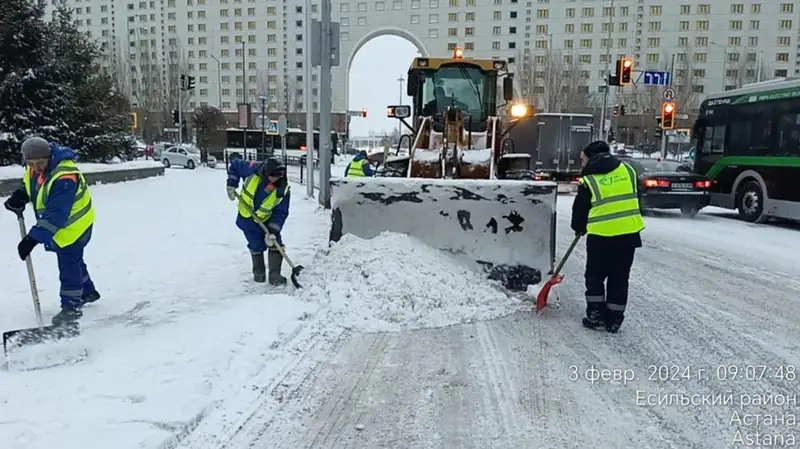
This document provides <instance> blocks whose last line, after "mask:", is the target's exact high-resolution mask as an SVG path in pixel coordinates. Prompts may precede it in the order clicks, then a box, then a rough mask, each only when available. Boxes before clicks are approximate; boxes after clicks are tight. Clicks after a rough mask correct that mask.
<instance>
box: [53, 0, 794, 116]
mask: <svg viewBox="0 0 800 449" xmlns="http://www.w3.org/2000/svg"><path fill="white" fill-rule="evenodd" d="M68 1H69V4H70V5H71V6H73V7H74V8H75V11H76V18H77V20H78V21H79V25H80V26H81V27H83V28H84V29H85V30H86V31H87V32H89V33H91V35H92V37H95V38H97V39H98V40H99V41H100V42H101V45H103V46H104V48H105V49H106V50H107V52H108V63H109V64H114V65H116V66H118V67H121V68H125V70H129V71H130V73H131V81H132V82H131V85H132V87H131V90H132V91H133V92H136V93H138V92H139V91H140V90H141V86H142V85H143V83H146V80H145V81H143V78H146V77H147V75H146V74H147V73H152V72H153V71H152V70H148V68H147V67H149V66H153V67H161V68H163V67H167V66H170V65H172V66H175V65H176V64H180V65H181V66H182V67H183V68H184V69H185V70H186V71H188V72H189V73H191V74H192V75H194V76H195V77H196V80H197V89H196V91H195V93H194V96H193V98H192V99H191V102H192V103H193V104H194V105H199V104H202V103H208V104H212V105H219V106H220V107H222V109H223V110H227V111H233V110H235V108H236V104H237V103H239V102H241V101H244V100H245V97H246V98H247V101H248V102H250V103H253V105H254V108H255V109H257V108H260V104H259V103H260V100H259V97H260V96H262V95H264V96H266V97H268V99H269V100H268V103H269V104H268V107H269V109H270V111H281V110H292V111H295V110H297V111H299V110H303V109H305V108H306V107H307V106H311V107H313V108H315V109H316V108H317V107H318V99H317V87H314V89H313V90H312V92H306V91H305V90H304V80H303V76H304V69H303V64H304V54H303V51H304V45H305V42H304V34H303V29H304V22H303V21H304V16H305V15H304V7H305V2H299V1H297V0H258V1H257V0H141V1H139V0H124V1H122V2H113V1H111V0H68ZM312 1H313V2H315V3H312V5H311V8H312V13H313V14H318V9H319V5H318V0H312ZM332 11H333V19H334V20H336V21H338V22H339V23H340V26H341V42H340V49H341V50H340V51H341V61H342V65H341V67H337V68H334V70H333V97H334V98H333V108H334V110H339V111H342V110H346V109H355V108H360V105H352V107H349V106H350V105H348V104H347V98H348V88H355V87H353V86H348V83H347V72H348V67H349V65H350V63H351V62H352V60H353V57H354V56H355V54H356V53H357V51H358V49H360V48H361V47H362V46H363V45H364V44H366V43H368V42H369V41H370V40H372V39H374V38H375V37H378V36H381V35H387V34H389V35H396V36H401V37H404V38H406V39H407V40H409V41H410V42H411V43H412V44H414V45H415V46H416V47H417V48H418V49H419V51H420V52H421V53H422V54H425V55H430V56H445V55H449V54H451V53H452V51H453V50H454V49H455V48H456V47H460V48H462V49H463V50H464V51H465V54H466V56H467V57H476V58H477V57H492V58H503V59H508V60H509V62H511V63H512V64H513V66H512V67H515V68H516V70H517V71H524V70H529V71H532V72H533V73H534V74H538V70H539V69H538V68H539V67H541V66H543V65H545V63H546V62H547V59H548V58H551V59H552V58H555V57H557V58H559V59H560V60H561V62H560V63H561V64H563V65H564V66H565V67H567V66H569V67H573V68H577V70H579V72H580V80H581V81H580V84H581V88H582V89H585V90H587V91H589V92H596V91H597V89H598V87H599V86H600V85H601V84H602V80H603V74H604V71H605V69H606V67H607V66H610V68H611V70H613V67H614V61H616V60H617V59H618V58H619V57H621V56H625V55H627V56H634V57H635V58H636V61H637V69H650V70H665V69H671V68H672V67H673V60H674V61H675V65H674V68H675V74H676V80H675V81H676V83H681V82H686V83H691V89H692V91H693V92H695V93H697V94H698V95H702V94H703V93H708V92H713V91H718V90H721V89H724V88H732V87H734V86H737V85H741V84H743V83H745V82H753V81H755V80H756V79H757V78H758V77H759V76H761V78H762V79H768V78H771V77H773V76H794V75H798V74H800V57H798V55H800V26H799V25H800V17H799V16H798V14H800V1H787V0H774V1H766V0H758V1H745V2H740V1H736V0H734V1H733V2H722V1H719V0H684V1H681V2H675V3H664V2H659V1H655V0H615V1H614V2H613V6H612V2H611V1H610V0H605V1H602V0H530V1H526V0H369V1H366V0H336V1H334V2H333V6H332ZM409 63H410V61H409ZM163 72H164V76H167V75H166V73H172V72H170V71H167V70H163ZM375 76H390V77H392V78H396V77H397V76H398V74H397V73H391V74H384V73H382V72H381V67H380V66H379V65H376V67H375ZM316 78H317V75H314V79H312V83H316V82H317V79H316ZM542 82H543V81H541V80H540V81H539V84H541V83H542ZM245 86H246V87H245ZM358 88H360V89H369V86H358ZM536 88H537V89H538V88H541V87H536ZM687 88H688V86H687ZM139 96H141V95H139ZM134 98H135V99H136V98H137V96H136V95H134Z"/></svg>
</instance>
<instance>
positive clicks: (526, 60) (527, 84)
mask: <svg viewBox="0 0 800 449" xmlns="http://www.w3.org/2000/svg"><path fill="white" fill-rule="evenodd" d="M517 60H518V61H520V63H518V64H517V73H516V75H515V80H516V81H517V89H518V91H519V93H520V96H521V97H522V99H524V100H525V101H526V102H528V103H533V104H534V105H536V108H537V109H538V110H540V111H543V112H582V111H585V110H586V109H587V100H588V98H589V88H588V85H587V80H588V78H589V72H588V71H584V70H581V64H580V60H579V58H578V56H577V55H575V54H573V53H571V52H570V53H566V52H564V51H563V50H557V49H554V50H548V51H547V53H545V54H544V55H536V56H531V55H530V54H529V53H525V54H524V55H520V56H519V57H518V59H517Z"/></svg>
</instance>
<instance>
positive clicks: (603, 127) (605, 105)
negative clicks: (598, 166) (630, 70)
mask: <svg viewBox="0 0 800 449" xmlns="http://www.w3.org/2000/svg"><path fill="white" fill-rule="evenodd" d="M610 7H611V14H609V15H608V35H607V36H606V38H607V39H608V42H607V44H608V45H606V68H605V70H604V73H605V76H604V81H603V87H604V90H603V109H602V110H601V112H600V139H601V140H608V131H607V130H606V111H607V110H608V93H609V92H608V91H609V90H610V89H611V86H610V84H611V83H610V82H609V81H610V80H611V39H612V33H611V31H612V29H613V28H614V16H615V15H616V11H614V0H611V5H610ZM609 130H610V129H609Z"/></svg>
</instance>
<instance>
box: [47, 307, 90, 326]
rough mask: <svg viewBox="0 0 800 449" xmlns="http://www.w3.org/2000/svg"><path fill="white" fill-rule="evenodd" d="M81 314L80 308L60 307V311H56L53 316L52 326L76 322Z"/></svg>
mask: <svg viewBox="0 0 800 449" xmlns="http://www.w3.org/2000/svg"><path fill="white" fill-rule="evenodd" d="M82 316H83V312H82V311H81V309H80V308H66V307H62V308H61V312H58V313H57V314H56V316H54V317H53V319H52V323H53V326H66V325H69V324H74V323H76V322H77V321H78V320H79V319H80V318H81V317H82Z"/></svg>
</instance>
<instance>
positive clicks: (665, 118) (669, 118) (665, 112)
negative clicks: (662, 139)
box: [661, 101, 678, 129]
mask: <svg viewBox="0 0 800 449" xmlns="http://www.w3.org/2000/svg"><path fill="white" fill-rule="evenodd" d="M677 113H678V111H677V108H676V107H675V103H672V102H669V101H668V102H664V103H663V104H662V105H661V128H662V129H675V114H677Z"/></svg>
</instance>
